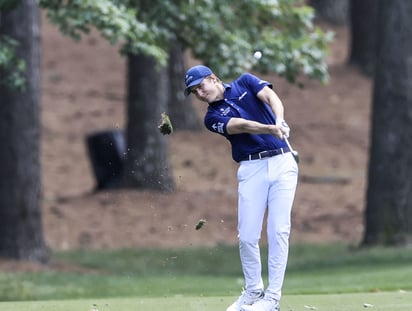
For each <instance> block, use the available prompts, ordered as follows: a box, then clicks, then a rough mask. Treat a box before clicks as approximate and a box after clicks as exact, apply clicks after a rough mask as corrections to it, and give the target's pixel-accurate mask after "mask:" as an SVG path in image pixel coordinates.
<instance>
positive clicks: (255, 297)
mask: <svg viewBox="0 0 412 311" xmlns="http://www.w3.org/2000/svg"><path fill="white" fill-rule="evenodd" d="M263 296H264V293H263V291H261V292H252V293H249V292H247V291H243V292H242V295H240V296H239V298H238V299H237V300H236V301H235V302H234V303H232V304H231V305H230V306H229V307H228V308H227V309H226V311H241V310H242V309H241V308H242V306H250V305H252V304H254V303H255V302H257V301H259V300H261V299H263Z"/></svg>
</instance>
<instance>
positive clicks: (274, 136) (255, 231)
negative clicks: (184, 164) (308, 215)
mask: <svg viewBox="0 0 412 311" xmlns="http://www.w3.org/2000/svg"><path fill="white" fill-rule="evenodd" d="M185 83H186V89H185V91H184V93H185V95H186V96H188V95H189V94H191V93H193V94H194V95H195V96H196V97H197V98H198V99H199V100H201V101H203V102H206V103H208V109H207V112H206V115H205V119H204V122H205V125H206V127H207V128H208V129H209V130H210V131H212V132H214V133H217V134H220V135H222V136H224V137H225V138H227V139H228V140H229V142H230V143H231V147H232V158H233V160H234V161H236V162H238V163H239V168H238V171H237V178H238V193H239V197H238V237H239V252H240V260H241V264H242V270H243V274H244V279H245V289H244V291H243V292H242V294H241V295H240V297H239V298H238V299H237V300H236V301H235V302H234V303H233V304H232V305H230V306H229V307H228V308H227V311H279V310H280V304H279V303H280V299H281V290H282V285H283V280H284V275H285V270H286V265H287V258H288V250H289V234H290V227H291V220H290V218H291V210H292V205H293V200H294V197H295V191H296V185H297V179H298V166H297V163H296V161H295V159H294V157H293V155H292V153H291V150H290V149H289V148H288V144H287V142H286V140H285V139H286V138H287V137H288V136H289V132H290V128H289V126H288V125H287V123H286V122H285V121H284V107H283V104H282V102H281V100H280V99H279V97H278V96H277V95H276V93H275V92H274V91H273V90H272V85H271V84H270V83H269V82H267V81H264V80H261V79H259V78H258V77H256V76H254V75H252V74H249V73H245V74H243V75H241V76H240V77H239V78H238V79H236V80H234V81H233V82H231V83H229V84H226V83H223V82H222V81H221V80H220V79H219V78H218V77H217V76H216V75H215V74H213V72H212V71H211V70H210V68H208V67H206V66H202V65H198V66H194V67H192V68H190V69H189V70H188V71H187V73H186V77H185ZM266 210H267V240H268V249H269V254H268V256H269V258H268V271H269V275H268V280H269V282H268V284H267V287H266V290H265V289H264V284H263V280H262V266H261V256H260V249H259V240H260V237H261V231H262V226H263V221H264V216H265V213H266Z"/></svg>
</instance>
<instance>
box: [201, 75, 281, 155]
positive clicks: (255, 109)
mask: <svg viewBox="0 0 412 311" xmlns="http://www.w3.org/2000/svg"><path fill="white" fill-rule="evenodd" d="M224 86H225V92H224V99H223V100H219V101H216V102H213V103H209V107H208V110H207V112H206V115H205V119H204V122H205V126H206V128H207V129H209V130H210V131H212V132H215V133H218V134H220V135H223V136H224V137H226V138H227V139H228V140H229V141H230V143H231V145H232V158H233V160H235V161H236V162H240V161H242V160H245V158H247V157H248V156H249V155H250V154H254V153H258V152H261V151H265V150H273V149H279V148H285V147H287V144H286V142H285V141H284V140H282V139H279V138H277V137H276V136H274V135H271V134H247V133H242V134H235V135H229V134H228V133H227V130H226V126H227V123H228V122H229V120H230V119H231V118H233V117H234V118H243V119H247V120H253V121H257V122H259V123H263V124H275V123H276V122H275V121H276V118H275V116H274V114H273V112H272V110H271V108H270V107H269V105H267V104H266V103H264V102H262V101H261V100H260V99H259V98H258V97H257V96H256V94H257V93H259V91H261V90H262V89H263V88H264V87H265V86H269V87H272V85H271V84H270V83H269V82H267V81H264V80H261V79H259V78H258V77H256V76H254V75H252V74H249V73H245V74H243V75H241V76H240V77H239V78H238V79H236V80H235V81H233V82H231V83H230V84H224Z"/></svg>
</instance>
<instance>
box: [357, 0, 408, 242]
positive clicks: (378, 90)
mask: <svg viewBox="0 0 412 311" xmlns="http://www.w3.org/2000/svg"><path fill="white" fill-rule="evenodd" d="M379 10H380V12H379V19H378V21H379V28H378V29H379V32H378V42H379V47H378V54H377V57H378V58H377V59H378V64H379V66H377V67H376V69H375V81H374V92H373V115H372V137H371V150H370V161H369V176H368V179H369V184H368V189H367V205H366V212H365V233H364V239H363V245H373V244H388V245H406V244H411V243H412V178H411V176H412V153H411V148H412V92H411V91H410V86H411V85H412V63H411V59H412V40H410V38H412V19H411V18H410V17H411V16H412V1H404V0H392V1H386V0H383V1H380V9H379Z"/></svg>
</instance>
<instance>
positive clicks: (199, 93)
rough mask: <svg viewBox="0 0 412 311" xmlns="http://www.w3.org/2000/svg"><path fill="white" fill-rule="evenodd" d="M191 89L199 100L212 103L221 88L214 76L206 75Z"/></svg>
mask: <svg viewBox="0 0 412 311" xmlns="http://www.w3.org/2000/svg"><path fill="white" fill-rule="evenodd" d="M191 91H192V93H193V94H195V95H196V97H197V98H198V99H199V100H201V101H204V102H207V103H211V102H213V101H215V100H216V98H217V97H218V95H219V91H220V90H219V87H218V84H217V83H216V79H214V78H213V77H206V78H204V79H203V81H202V82H201V83H200V84H198V85H196V86H194V87H192V89H191Z"/></svg>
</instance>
